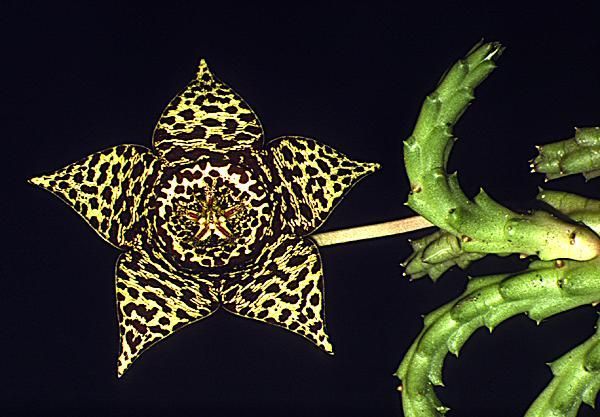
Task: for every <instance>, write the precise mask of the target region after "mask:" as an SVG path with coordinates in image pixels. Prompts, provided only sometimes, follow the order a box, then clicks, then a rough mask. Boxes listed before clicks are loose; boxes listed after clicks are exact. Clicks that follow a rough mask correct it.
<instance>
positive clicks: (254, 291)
mask: <svg viewBox="0 0 600 417" xmlns="http://www.w3.org/2000/svg"><path fill="white" fill-rule="evenodd" d="M153 148H154V150H153V151H152V150H150V149H147V148H145V147H143V146H139V145H121V146H116V147H114V148H110V149H107V150H105V151H102V152H97V153H94V154H92V155H90V156H88V157H87V158H85V159H83V160H81V161H79V162H76V163H74V164H72V165H69V166H67V167H65V168H63V169H60V170H58V171H56V172H53V173H51V174H48V175H43V176H39V177H36V178H32V179H31V180H30V181H31V182H32V183H33V184H36V185H39V186H41V187H43V188H45V189H47V190H49V191H51V192H52V193H54V194H56V195H57V196H59V197H60V198H62V199H63V200H64V201H65V202H66V203H67V204H68V205H70V206H71V207H73V208H74V209H75V210H76V211H77V212H78V213H79V214H80V215H81V216H82V217H83V218H84V219H85V220H86V221H87V222H88V223H89V225H90V226H92V228H94V229H95V230H96V232H98V234H99V235H100V236H101V237H103V238H104V239H105V240H107V241H108V242H109V243H111V244H113V245H114V246H116V247H117V248H119V249H122V250H123V251H124V252H123V253H122V254H121V256H120V257H119V259H118V262H117V267H116V292H117V308H118V318H119V328H120V337H121V343H120V354H119V359H118V375H119V376H121V375H122V374H123V373H124V372H125V371H126V369H127V368H128V367H129V366H130V365H131V363H132V362H133V361H134V360H135V359H136V358H137V357H138V356H139V355H140V354H141V353H142V352H143V351H144V350H145V349H147V348H148V347H150V346H151V345H153V344H154V343H156V342H158V341H160V340H162V339H164V338H165V337H167V336H169V335H170V334H172V333H173V332H174V331H175V330H177V329H180V328H182V327H183V326H186V325H188V324H191V323H194V322H196V321H198V320H200V319H203V318H205V317H207V316H208V315H210V314H211V313H213V312H214V311H215V310H217V309H218V308H219V306H222V307H223V308H224V309H225V310H227V311H229V312H231V313H234V314H237V315H240V316H243V317H248V318H252V319H256V320H260V321H264V322H267V323H271V324H275V325H278V326H281V327H284V328H286V329H288V330H291V331H292V332H295V333H297V334H299V335H302V336H304V337H306V338H307V339H309V340H310V341H312V342H313V343H315V344H316V345H317V346H319V347H320V348H321V349H323V350H324V351H326V352H331V351H332V347H331V344H330V342H329V339H328V336H327V333H326V330H325V324H324V319H323V269H322V265H321V260H320V258H319V252H318V250H317V247H316V245H315V244H314V242H312V241H311V240H309V239H307V238H306V236H307V235H309V234H310V233H311V232H313V231H315V230H316V229H317V228H318V227H319V226H320V225H321V224H322V223H323V222H324V220H325V219H326V218H327V216H328V215H329V213H330V212H331V210H332V209H333V208H334V207H335V205H336V204H337V203H338V202H339V200H340V199H341V198H342V196H343V195H344V194H345V192H346V191H348V189H349V188H350V187H352V185H354V184H355V183H356V182H357V181H358V180H359V179H361V178H362V177H364V176H365V175H367V174H369V173H372V172H373V171H375V170H376V169H377V168H378V165H377V164H373V163H359V162H355V161H352V160H350V159H348V158H346V157H345V156H344V155H342V154H341V153H339V152H337V151H335V150H334V149H332V148H330V147H328V146H324V145H321V144H319V143H317V142H315V141H314V140H311V139H305V138H301V137H295V136H294V137H281V138H278V139H274V140H272V141H270V142H268V143H267V144H263V129H262V126H261V124H260V122H259V120H258V119H257V117H256V115H255V114H254V112H253V111H252V110H251V109H250V107H249V106H248V105H247V104H246V103H245V102H244V101H243V100H242V98H240V97H239V96H238V95H237V94H236V93H235V92H234V91H233V90H232V89H231V88H229V87H228V86H227V85H225V84H223V83H222V82H221V81H219V80H218V79H217V78H215V77H214V76H213V75H212V73H211V72H210V71H209V69H208V68H207V66H206V63H205V62H204V61H202V62H201V63H200V67H199V70H198V72H197V75H196V77H195V79H193V80H192V81H191V83H190V84H189V85H188V86H187V88H186V89H185V90H184V91H183V92H181V93H180V94H179V95H178V96H176V97H175V98H174V99H173V100H172V101H171V102H170V103H169V105H168V106H167V107H166V109H165V110H164V112H163V114H162V115H161V117H160V119H159V121H158V124H157V126H156V128H155V130H154V135H153Z"/></svg>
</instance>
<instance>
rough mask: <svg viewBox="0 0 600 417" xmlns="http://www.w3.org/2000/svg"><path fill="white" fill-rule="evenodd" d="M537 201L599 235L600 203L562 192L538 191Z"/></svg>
mask: <svg viewBox="0 0 600 417" xmlns="http://www.w3.org/2000/svg"><path fill="white" fill-rule="evenodd" d="M537 199H538V200H540V201H543V202H544V203H546V204H548V205H549V206H550V207H552V208H554V209H555V210H558V211H559V212H561V213H562V214H564V215H565V216H568V217H569V218H571V219H573V220H575V221H578V222H582V223H583V224H585V225H586V226H587V227H589V228H590V229H592V230H593V231H594V232H596V233H597V234H600V201H599V200H594V199H592V198H585V197H582V196H580V195H577V194H572V193H565V192H563V191H552V190H543V189H540V192H539V193H538V195H537Z"/></svg>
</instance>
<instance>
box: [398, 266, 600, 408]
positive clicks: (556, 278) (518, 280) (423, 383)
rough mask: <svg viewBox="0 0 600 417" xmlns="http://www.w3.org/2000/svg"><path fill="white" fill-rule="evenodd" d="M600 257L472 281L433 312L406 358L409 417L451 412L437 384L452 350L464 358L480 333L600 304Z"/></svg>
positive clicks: (404, 381) (404, 386)
mask: <svg viewBox="0 0 600 417" xmlns="http://www.w3.org/2000/svg"><path fill="white" fill-rule="evenodd" d="M598 268H600V258H597V259H594V260H592V261H588V262H577V261H562V260H560V261H556V262H548V261H547V262H544V261H536V262H533V263H532V264H531V265H530V267H529V268H528V269H527V270H526V271H524V272H522V273H518V274H513V275H509V274H501V275H493V276H486V277H480V278H474V279H472V280H471V281H470V282H469V284H468V286H467V289H466V291H465V293H464V294H463V295H462V296H461V297H459V298H458V299H457V300H455V301H452V302H450V303H448V304H446V305H445V306H443V307H441V308H439V309H437V310H435V311H434V312H432V313H430V314H428V315H427V316H426V317H425V319H424V324H425V327H424V329H423V331H422V332H421V334H420V335H419V337H418V338H417V340H416V341H415V342H414V343H413V345H412V346H411V347H410V349H409V351H408V353H407V354H406V356H405V357H404V359H403V361H402V363H401V364H400V367H399V368H398V370H397V372H396V376H397V377H398V378H400V380H401V381H402V404H403V408H404V413H405V416H406V417H434V416H435V417H439V416H442V415H443V414H444V413H445V412H446V411H447V410H448V408H447V407H445V406H444V405H443V404H442V403H441V402H440V400H439V399H438V398H437V396H436V395H435V392H434V386H436V385H438V386H439V385H443V383H442V367H443V364H444V359H445V357H446V355H447V354H448V352H451V353H453V354H455V355H458V353H459V351H460V349H461V347H462V346H463V345H464V343H465V342H466V341H467V340H468V339H469V337H470V336H471V335H472V334H473V332H474V331H475V330H477V329H478V328H480V327H484V326H485V327H487V328H488V329H489V330H490V331H492V330H493V329H494V328H495V327H496V326H497V325H498V324H500V323H501V322H503V321H504V320H506V319H508V318H510V317H513V316H515V315H517V314H520V313H526V314H527V315H528V316H529V317H530V318H531V319H533V320H535V321H536V322H538V323H539V322H540V321H541V320H543V319H545V318H547V317H550V316H552V315H554V314H557V313H560V312H563V311H567V310H570V309H572V308H575V307H578V306H581V305H585V304H591V303H594V302H597V301H598V300H600V275H599V274H597V271H598Z"/></svg>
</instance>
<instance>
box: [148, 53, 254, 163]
mask: <svg viewBox="0 0 600 417" xmlns="http://www.w3.org/2000/svg"><path fill="white" fill-rule="evenodd" d="M262 142H263V130H262V126H261V124H260V122H259V120H258V118H257V117H256V115H255V114H254V112H253V111H252V109H251V108H250V106H248V104H246V102H245V101H244V100H243V99H242V98H241V97H240V96H239V95H237V94H236V93H235V92H234V91H233V90H232V89H231V88H229V87H228V86H227V85H225V84H223V83H222V82H221V81H219V80H218V79H217V78H216V77H215V76H214V75H213V74H212V73H211V72H210V70H209V69H208V67H207V65H206V62H205V61H204V60H202V61H201V63H200V67H199V69H198V73H197V75H196V78H195V79H193V80H192V81H191V83H190V84H189V85H188V86H187V88H186V89H185V90H184V91H183V92H181V93H180V94H179V95H177V96H176V97H175V98H174V99H173V100H171V102H170V103H169V105H168V106H167V107H166V108H165V110H164V111H163V114H162V115H161V117H160V119H159V121H158V124H157V125H156V128H155V130H154V141H153V143H154V147H155V148H156V150H157V152H158V153H159V155H160V156H162V157H164V158H165V159H166V160H168V161H169V162H173V163H179V162H181V163H187V162H190V161H195V160H198V159H199V158H201V157H202V156H204V155H206V154H207V152H210V151H213V152H228V151H236V150H243V149H249V148H254V149H259V148H260V147H261V146H262Z"/></svg>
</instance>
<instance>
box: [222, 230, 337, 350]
mask: <svg viewBox="0 0 600 417" xmlns="http://www.w3.org/2000/svg"><path fill="white" fill-rule="evenodd" d="M222 305H223V308H225V309H226V310H228V311H230V312H232V313H235V314H238V315H240V316H243V317H248V318H252V319H255V320H260V321H263V322H266V323H270V324H274V325H277V326H281V327H284V328H286V329H288V330H291V331H292V332H294V333H297V334H299V335H301V336H304V337H305V338H307V339H308V340H310V341H311V342H313V343H315V344H316V345H317V346H319V347H320V348H321V349H323V350H324V351H325V352H328V353H331V352H332V347H331V343H330V342H329V337H328V335H327V333H326V330H325V321H324V306H323V267H322V265H321V259H320V257H319V251H318V249H317V247H316V246H315V244H314V243H312V242H311V241H309V240H305V239H303V238H299V237H290V236H287V237H285V236H282V237H280V238H279V239H278V240H277V241H276V242H274V243H272V244H270V245H269V246H267V247H266V248H265V250H264V251H263V253H262V255H261V256H260V257H259V258H258V259H257V260H256V262H254V263H253V265H252V266H249V267H248V269H246V270H243V271H237V272H232V273H230V274H229V275H228V276H225V277H224V279H223V289H222Z"/></svg>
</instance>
